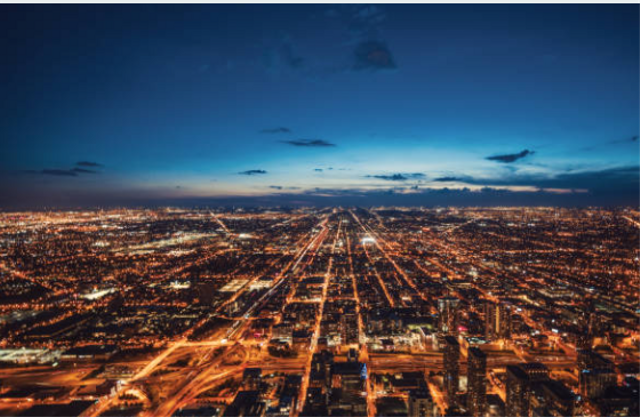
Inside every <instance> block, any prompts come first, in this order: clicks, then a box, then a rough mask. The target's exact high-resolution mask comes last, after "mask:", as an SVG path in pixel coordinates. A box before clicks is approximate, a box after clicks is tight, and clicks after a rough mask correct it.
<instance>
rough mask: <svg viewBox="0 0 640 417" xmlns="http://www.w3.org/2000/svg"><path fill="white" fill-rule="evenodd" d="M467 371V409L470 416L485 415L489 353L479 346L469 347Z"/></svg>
mask: <svg viewBox="0 0 640 417" xmlns="http://www.w3.org/2000/svg"><path fill="white" fill-rule="evenodd" d="M468 357H469V359H468V373H467V381H468V382H467V387H468V393H467V409H468V412H469V415H470V416H473V417H480V416H484V414H485V411H486V408H487V407H486V405H487V377H486V374H487V355H486V354H485V353H484V352H483V351H481V350H480V349H478V348H477V347H471V348H469V355H468Z"/></svg>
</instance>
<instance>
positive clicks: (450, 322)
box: [438, 297, 460, 334]
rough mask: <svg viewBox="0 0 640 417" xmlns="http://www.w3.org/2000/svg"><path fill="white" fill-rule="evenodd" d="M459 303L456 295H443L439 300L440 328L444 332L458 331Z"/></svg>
mask: <svg viewBox="0 0 640 417" xmlns="http://www.w3.org/2000/svg"><path fill="white" fill-rule="evenodd" d="M458 304H460V300H458V299H457V298H455V297H443V298H440V299H439V300H438V314H439V322H438V330H439V331H440V333H442V334H457V332H458Z"/></svg>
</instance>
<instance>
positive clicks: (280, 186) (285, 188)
mask: <svg viewBox="0 0 640 417" xmlns="http://www.w3.org/2000/svg"><path fill="white" fill-rule="evenodd" d="M269 188H271V189H272V190H278V191H281V190H299V189H300V187H284V186H282V185H270V186H269Z"/></svg>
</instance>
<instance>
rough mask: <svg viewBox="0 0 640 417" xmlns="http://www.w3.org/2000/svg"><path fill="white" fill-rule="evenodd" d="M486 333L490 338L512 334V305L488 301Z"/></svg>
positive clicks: (485, 307)
mask: <svg viewBox="0 0 640 417" xmlns="http://www.w3.org/2000/svg"><path fill="white" fill-rule="evenodd" d="M484 317H485V335H486V337H487V338H488V339H492V338H495V337H497V338H505V337H509V336H510V335H511V305H508V304H496V303H494V302H491V301H487V302H486V304H485V305H484Z"/></svg>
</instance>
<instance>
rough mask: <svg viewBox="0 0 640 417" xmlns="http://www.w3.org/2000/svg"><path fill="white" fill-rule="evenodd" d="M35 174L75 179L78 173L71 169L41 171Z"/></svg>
mask: <svg viewBox="0 0 640 417" xmlns="http://www.w3.org/2000/svg"><path fill="white" fill-rule="evenodd" d="M37 172H38V173H39V174H42V175H53V176H56V177H77V176H78V173H77V172H76V171H75V170H72V169H43V170H41V171H37Z"/></svg>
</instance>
